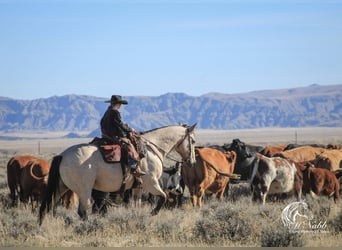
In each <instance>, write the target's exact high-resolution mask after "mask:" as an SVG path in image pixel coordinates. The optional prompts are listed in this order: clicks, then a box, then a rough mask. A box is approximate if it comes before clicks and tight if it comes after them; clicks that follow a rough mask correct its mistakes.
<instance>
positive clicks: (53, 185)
mask: <svg viewBox="0 0 342 250" xmlns="http://www.w3.org/2000/svg"><path fill="white" fill-rule="evenodd" d="M61 161H62V156H61V155H57V156H55V157H53V159H52V163H51V168H50V172H49V179H48V185H47V188H46V191H45V193H44V197H43V199H42V202H41V205H40V209H39V225H41V224H42V222H43V219H44V215H45V212H49V211H50V209H51V203H52V197H54V196H55V195H56V193H57V191H58V185H59V179H60V174H59V165H60V163H61ZM45 210H47V211H45Z"/></svg>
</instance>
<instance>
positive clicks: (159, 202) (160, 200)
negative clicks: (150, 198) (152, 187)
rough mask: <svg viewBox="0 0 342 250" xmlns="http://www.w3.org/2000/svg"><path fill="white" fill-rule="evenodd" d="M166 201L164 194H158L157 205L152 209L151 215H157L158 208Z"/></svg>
mask: <svg viewBox="0 0 342 250" xmlns="http://www.w3.org/2000/svg"><path fill="white" fill-rule="evenodd" d="M165 201H166V195H165V194H164V195H158V202H157V206H156V207H155V208H154V209H153V210H152V212H151V214H152V215H157V214H158V213H159V210H160V209H161V208H162V206H163V205H164V204H165Z"/></svg>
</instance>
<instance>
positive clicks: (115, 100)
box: [105, 95, 128, 104]
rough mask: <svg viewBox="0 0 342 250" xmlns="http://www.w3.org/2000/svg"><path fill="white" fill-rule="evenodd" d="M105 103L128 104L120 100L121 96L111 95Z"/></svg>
mask: <svg viewBox="0 0 342 250" xmlns="http://www.w3.org/2000/svg"><path fill="white" fill-rule="evenodd" d="M105 102H110V103H111V104H117V103H120V104H128V102H127V101H126V100H122V97H121V95H112V97H111V98H110V100H108V101H105Z"/></svg>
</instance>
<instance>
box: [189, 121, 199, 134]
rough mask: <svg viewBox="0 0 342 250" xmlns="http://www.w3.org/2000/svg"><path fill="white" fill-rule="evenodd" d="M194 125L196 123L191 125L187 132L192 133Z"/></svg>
mask: <svg viewBox="0 0 342 250" xmlns="http://www.w3.org/2000/svg"><path fill="white" fill-rule="evenodd" d="M196 125H197V122H196V123H195V124H194V125H192V126H191V127H190V128H188V131H189V132H192V131H193V130H194V129H195V127H196Z"/></svg>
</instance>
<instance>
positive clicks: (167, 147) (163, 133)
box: [144, 128, 182, 155]
mask: <svg viewBox="0 0 342 250" xmlns="http://www.w3.org/2000/svg"><path fill="white" fill-rule="evenodd" d="M178 131H179V130H176V129H173V130H172V129H171V128H164V129H159V130H155V131H152V132H149V133H146V134H145V135H144V138H145V140H146V141H147V142H149V143H152V144H153V145H154V147H155V148H156V149H158V151H160V152H161V153H162V154H163V155H166V154H168V153H170V151H171V150H172V149H173V148H174V146H175V145H176V144H177V142H178V141H179V140H180V139H181V138H182V135H181V133H180V132H178Z"/></svg>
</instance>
